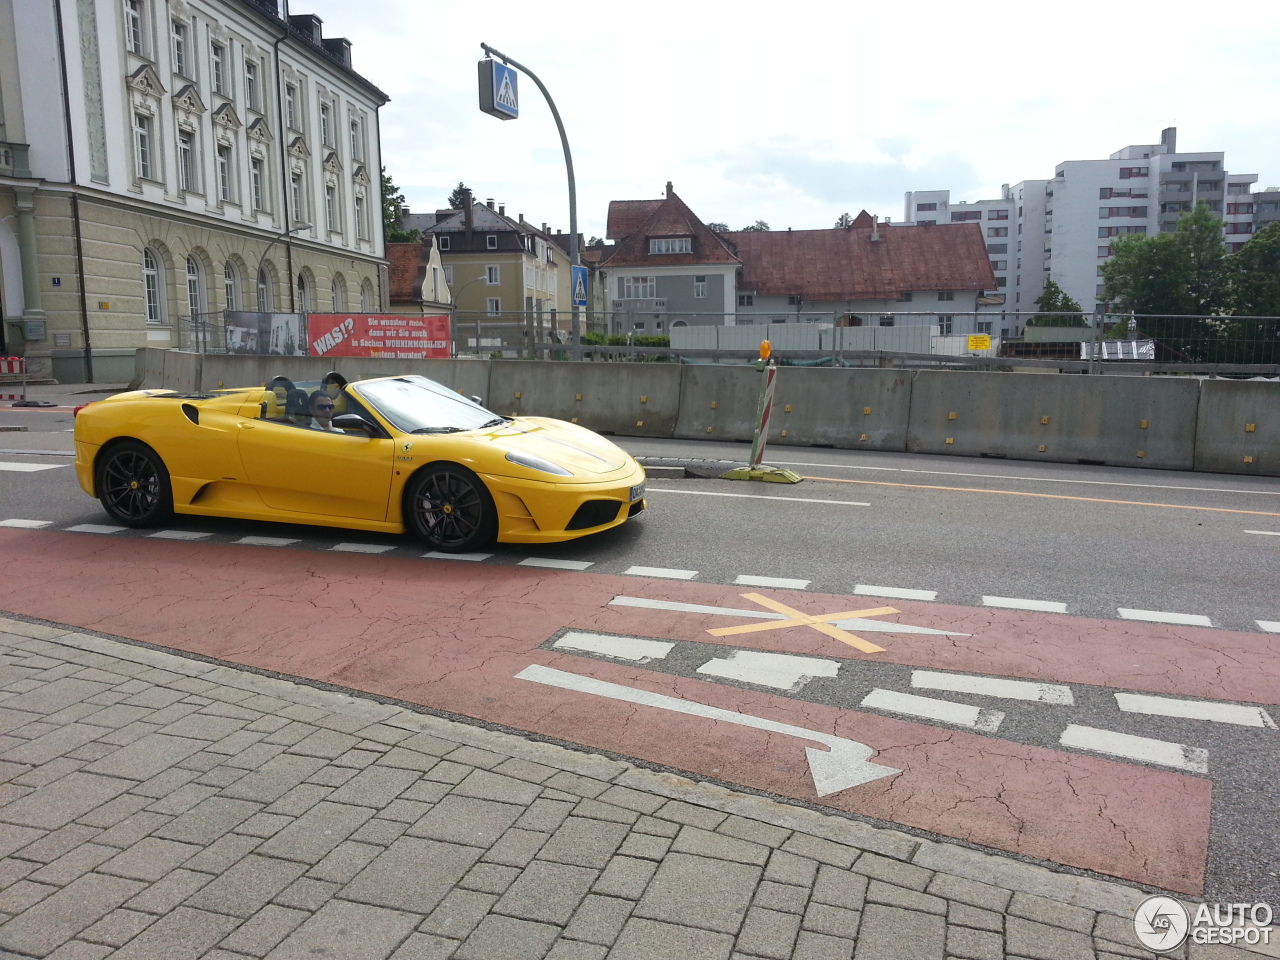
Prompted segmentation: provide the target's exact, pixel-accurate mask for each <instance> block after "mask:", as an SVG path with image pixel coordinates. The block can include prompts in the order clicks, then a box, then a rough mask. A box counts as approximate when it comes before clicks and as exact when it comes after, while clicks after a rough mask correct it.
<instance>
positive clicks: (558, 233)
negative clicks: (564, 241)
mask: <svg viewBox="0 0 1280 960" xmlns="http://www.w3.org/2000/svg"><path fill="white" fill-rule="evenodd" d="M562 232H563V231H561V230H560V228H559V227H557V228H556V236H557V237H558V236H560V234H561V233H562Z"/></svg>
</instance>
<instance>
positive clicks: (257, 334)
mask: <svg viewBox="0 0 1280 960" xmlns="http://www.w3.org/2000/svg"><path fill="white" fill-rule="evenodd" d="M224 330H225V334H226V341H227V343H226V349H227V353H247V354H271V355H272V356H278V357H305V356H306V355H307V341H306V317H305V316H304V315H303V314H301V313H250V312H247V311H242V310H230V311H228V312H227V316H226V322H225V326H224Z"/></svg>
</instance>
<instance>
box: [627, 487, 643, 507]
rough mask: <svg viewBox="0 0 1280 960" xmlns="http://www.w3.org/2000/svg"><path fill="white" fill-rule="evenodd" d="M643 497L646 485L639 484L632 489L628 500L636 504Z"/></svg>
mask: <svg viewBox="0 0 1280 960" xmlns="http://www.w3.org/2000/svg"><path fill="white" fill-rule="evenodd" d="M643 496H644V484H643V483H638V484H636V485H635V486H634V487H632V488H631V494H630V496H629V498H628V499H630V501H631V502H632V503H635V501H637V500H639V499H640V498H641V497H643Z"/></svg>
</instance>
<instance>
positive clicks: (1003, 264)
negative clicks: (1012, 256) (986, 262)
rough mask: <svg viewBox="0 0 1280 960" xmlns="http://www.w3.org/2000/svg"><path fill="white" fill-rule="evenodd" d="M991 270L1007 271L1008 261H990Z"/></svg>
mask: <svg viewBox="0 0 1280 960" xmlns="http://www.w3.org/2000/svg"><path fill="white" fill-rule="evenodd" d="M991 269H992V270H1008V269H1009V261H1008V260H992V261H991Z"/></svg>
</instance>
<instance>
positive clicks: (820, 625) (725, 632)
mask: <svg viewBox="0 0 1280 960" xmlns="http://www.w3.org/2000/svg"><path fill="white" fill-rule="evenodd" d="M742 598H743V599H744V600H750V601H752V602H753V603H758V604H760V606H762V607H768V608H769V609H770V610H772V611H773V612H774V613H781V614H783V615H785V616H786V617H787V619H786V620H767V621H765V622H764V623H748V624H744V625H743V626H740V627H719V628H717V629H715V630H708V631H707V633H709V634H711V635H712V636H715V637H731V636H733V635H734V634H738V633H757V632H759V631H761V630H783V629H785V628H787V627H813V629H815V630H817V631H818V632H819V633H825V634H826V635H827V636H828V637H835V638H836V639H837V640H839V641H840V642H841V643H847V644H848V645H849V646H851V647H853V648H854V649H856V650H861V651H862V652H863V653H883V652H884V647H877V646H876V645H875V644H874V643H871V642H869V641H867V640H863V639H862V638H861V637H856V636H854V635H853V634H852V633H848V632H846V631H844V630H841V629H840V628H839V627H836V626H832V624H831V621H832V620H852V619H854V618H855V617H883V616H885V615H887V614H890V613H898V611H897V610H895V609H894V608H893V607H874V608H873V609H870V610H846V611H845V612H844V613H824V614H821V615H820V616H816V617H811V616H809V615H808V614H805V613H801V612H800V611H799V610H793V609H792V608H791V607H788V606H787V605H786V604H785V603H779V602H778V601H777V600H771V599H769V598H768V597H762V596H761V595H760V594H758V593H744V594H742Z"/></svg>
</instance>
